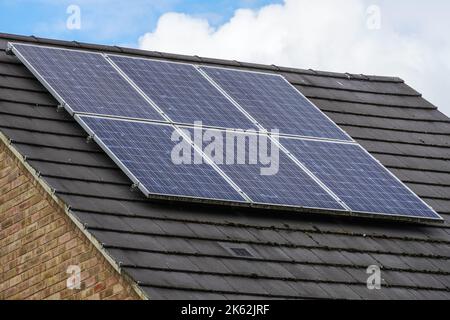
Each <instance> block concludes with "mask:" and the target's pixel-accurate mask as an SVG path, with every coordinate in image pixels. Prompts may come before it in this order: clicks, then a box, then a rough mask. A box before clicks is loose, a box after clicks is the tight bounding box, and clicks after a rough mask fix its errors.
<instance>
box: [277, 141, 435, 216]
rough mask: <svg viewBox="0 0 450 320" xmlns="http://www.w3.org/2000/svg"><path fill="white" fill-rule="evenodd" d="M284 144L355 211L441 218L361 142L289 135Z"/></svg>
mask: <svg viewBox="0 0 450 320" xmlns="http://www.w3.org/2000/svg"><path fill="white" fill-rule="evenodd" d="M281 143H282V144H283V146H285V147H286V148H287V149H288V150H289V151H290V152H291V153H292V154H293V155H294V156H295V157H296V158H297V159H298V160H300V161H301V162H302V163H303V164H304V165H305V166H306V167H308V168H309V169H310V170H311V171H312V172H313V173H314V174H315V175H316V176H317V177H318V178H319V179H321V180H322V181H323V182H324V183H325V184H326V185H327V186H328V187H329V188H330V189H331V190H332V191H333V192H334V193H335V194H336V195H337V196H338V197H339V198H340V199H341V200H343V201H344V202H345V203H346V204H347V205H348V206H349V207H350V208H351V209H352V210H353V211H357V212H364V213H374V214H383V215H386V214H388V215H398V216H410V217H411V216H412V217H417V218H430V219H440V217H439V215H438V214H437V213H436V212H434V210H432V209H431V208H430V207H429V206H428V205H426V204H425V203H424V202H423V201H422V200H421V199H420V198H419V197H417V196H416V195H415V194H414V193H413V192H412V191H410V190H409V189H408V188H407V187H406V186H405V185H404V184H403V183H402V182H400V181H399V180H398V179H397V178H395V177H394V176H393V175H392V174H391V173H390V172H389V171H388V170H387V169H385V168H384V167H383V166H382V165H380V164H379V163H378V162H377V161H376V160H375V159H374V158H372V156H370V155H369V154H368V153H367V152H366V151H365V150H364V149H363V148H362V147H360V146H359V145H355V144H345V143H331V142H323V141H308V140H301V139H287V138H282V139H281Z"/></svg>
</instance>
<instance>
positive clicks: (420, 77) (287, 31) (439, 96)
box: [139, 0, 450, 115]
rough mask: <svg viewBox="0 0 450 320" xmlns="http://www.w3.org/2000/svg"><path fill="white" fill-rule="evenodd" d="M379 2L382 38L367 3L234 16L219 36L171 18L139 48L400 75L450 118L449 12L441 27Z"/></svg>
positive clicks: (411, 10) (309, 4)
mask: <svg viewBox="0 0 450 320" xmlns="http://www.w3.org/2000/svg"><path fill="white" fill-rule="evenodd" d="M380 1H381V2H379V5H380V8H381V17H382V20H381V23H382V24H381V29H379V30H369V29H368V28H367V19H368V18H369V17H368V15H367V12H366V10H367V8H368V7H369V5H370V4H371V3H369V2H368V1H367V0H345V1H335V0H315V1H310V0H285V2H284V3H283V4H280V5H268V6H265V7H263V8H261V9H259V10H250V9H240V10H237V11H236V12H235V14H234V16H233V17H232V18H231V19H230V20H229V21H228V22H227V23H225V24H223V25H221V26H219V27H217V28H213V27H211V25H210V24H209V23H208V21H207V20H205V19H201V18H196V17H192V16H189V15H186V14H181V13H173V12H171V13H166V14H164V15H162V16H161V17H160V18H159V21H158V24H157V27H156V29H155V30H154V31H153V32H150V33H147V34H145V35H143V36H142V37H141V38H140V39H139V46H140V47H141V48H143V49H148V50H159V51H167V52H175V53H181V54H190V55H201V56H209V57H216V58H225V59H236V60H241V61H250V62H259V63H267V64H278V65H285V66H292V67H300V68H307V69H308V68H313V69H319V70H329V71H341V72H353V73H366V74H377V75H395V76H399V77H402V78H404V79H405V80H406V81H407V83H408V84H410V85H411V86H413V87H414V88H416V89H417V90H419V91H421V92H422V93H423V94H424V96H425V98H428V99H430V100H431V101H432V102H433V103H435V104H437V105H438V106H439V108H440V110H442V111H443V112H446V113H447V114H449V115H450V102H449V101H450V99H449V94H448V88H450V76H449V74H450V62H449V57H450V38H449V37H448V36H447V35H446V30H448V29H449V28H448V24H449V23H448V22H446V20H445V21H444V19H445V15H444V16H442V14H439V12H444V10H445V11H446V12H448V10H449V9H450V5H449V4H448V1H445V2H438V4H439V6H440V7H439V6H438V7H437V8H434V9H433V10H434V12H435V13H436V16H439V17H441V18H440V19H437V20H438V21H434V20H433V15H432V14H431V15H428V16H427V15H426V14H425V15H424V17H426V19H425V18H424V19H422V20H420V18H419V16H420V15H419V14H420V12H421V10H425V11H426V10H428V13H430V10H431V9H430V8H429V7H430V6H431V4H430V3H424V2H422V3H424V4H423V5H421V4H418V2H407V1H402V2H403V5H400V4H399V3H396V4H395V5H394V4H392V5H391V4H390V3H392V2H396V1H389V2H388V1H383V0H380ZM410 3H413V4H412V5H410ZM422 12H424V11H422ZM407 14H409V17H410V18H411V19H415V23H411V21H410V20H411V19H409V20H408V19H407V18H408V16H405V15H407ZM433 26H434V27H433ZM445 26H447V28H445ZM436 30H438V31H440V32H436Z"/></svg>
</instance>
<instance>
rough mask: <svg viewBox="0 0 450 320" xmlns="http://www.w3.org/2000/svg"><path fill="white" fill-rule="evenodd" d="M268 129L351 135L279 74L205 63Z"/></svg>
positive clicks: (344, 137) (211, 74) (339, 137)
mask: <svg viewBox="0 0 450 320" xmlns="http://www.w3.org/2000/svg"><path fill="white" fill-rule="evenodd" d="M201 70H203V71H204V72H205V73H206V74H207V75H208V76H209V77H210V78H211V79H213V80H214V81H215V82H216V83H217V84H218V85H219V86H220V87H222V88H223V89H224V90H225V91H226V92H227V93H228V94H229V95H230V96H231V97H232V98H233V99H234V100H235V101H236V102H237V103H238V104H239V105H240V106H241V107H243V109H245V111H247V112H248V113H249V114H250V115H251V116H253V118H254V119H255V120H256V121H258V122H259V123H260V124H261V125H262V126H263V127H264V128H265V129H266V130H272V129H278V130H280V133H282V134H289V135H298V136H310V137H317V138H328V139H337V140H351V138H350V137H349V136H348V135H347V134H346V133H345V132H344V131H342V130H341V129H340V128H339V127H338V126H337V125H336V124H334V123H333V122H332V121H331V120H330V119H329V118H328V117H327V116H326V115H325V114H323V113H322V111H320V110H319V109H318V108H316V107H315V106H314V105H313V104H312V103H311V102H309V101H308V100H307V99H306V98H305V97H304V96H303V95H302V94H301V93H300V92H298V91H297V90H296V89H295V88H294V87H292V85H291V84H289V83H288V82H287V81H286V80H284V79H283V78H282V77H281V76H279V75H271V74H265V73H257V72H247V71H237V70H232V69H223V68H213V67H201Z"/></svg>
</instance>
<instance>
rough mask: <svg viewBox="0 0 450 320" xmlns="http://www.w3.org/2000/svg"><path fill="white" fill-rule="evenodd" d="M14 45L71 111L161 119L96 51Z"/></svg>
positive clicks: (21, 56)
mask: <svg viewBox="0 0 450 320" xmlns="http://www.w3.org/2000/svg"><path fill="white" fill-rule="evenodd" d="M14 48H15V49H16V50H17V51H18V56H19V58H21V59H25V61H24V62H25V63H26V64H27V63H28V64H30V65H31V66H32V69H34V70H35V71H36V72H37V76H38V77H39V78H41V80H43V81H44V82H46V83H47V84H48V86H49V88H48V89H49V90H51V91H53V92H54V93H55V94H56V95H57V96H59V98H60V99H61V100H63V101H60V102H64V103H66V104H67V105H68V107H69V108H70V111H71V112H83V113H94V114H104V115H114V116H123V117H131V118H146V119H151V120H161V121H162V120H164V119H163V118H162V116H161V115H160V114H159V113H158V112H157V111H156V110H155V109H154V108H153V107H152V106H151V105H150V104H149V103H148V102H147V101H146V100H145V99H144V98H143V97H142V96H141V95H140V94H139V93H138V92H137V91H136V90H135V89H134V88H133V87H132V86H131V85H130V84H129V83H128V82H127V81H126V80H125V79H124V78H123V77H122V76H121V75H120V74H119V73H118V72H117V71H116V70H115V69H114V67H113V66H112V65H111V64H110V63H109V62H108V61H107V60H106V59H105V58H104V57H103V56H102V55H101V54H99V53H90V52H83V51H75V50H65V49H56V48H48V47H41V46H32V45H22V44H14ZM17 51H16V52H17ZM32 71H33V70H32ZM66 107H67V106H66Z"/></svg>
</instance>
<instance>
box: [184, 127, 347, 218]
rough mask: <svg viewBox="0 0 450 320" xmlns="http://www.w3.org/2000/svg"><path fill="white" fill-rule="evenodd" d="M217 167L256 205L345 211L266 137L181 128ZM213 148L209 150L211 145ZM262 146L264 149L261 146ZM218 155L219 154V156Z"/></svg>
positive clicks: (246, 133) (254, 134) (253, 134)
mask: <svg viewBox="0 0 450 320" xmlns="http://www.w3.org/2000/svg"><path fill="white" fill-rule="evenodd" d="M184 130H186V131H187V132H188V134H189V135H190V136H191V137H192V140H194V141H195V143H196V144H197V145H199V146H200V145H202V148H203V150H208V152H206V154H207V155H209V156H210V157H211V158H212V159H214V160H215V163H216V164H217V165H218V167H219V168H220V169H221V170H222V171H223V172H225V174H226V175H227V176H229V177H230V178H231V179H232V180H233V181H234V182H235V183H236V184H237V185H238V186H239V188H240V189H241V190H242V191H243V192H245V194H246V195H247V196H249V197H250V198H251V200H252V201H253V202H255V203H259V204H269V205H280V206H293V207H303V208H323V209H333V210H344V208H343V207H342V206H341V205H340V204H339V203H338V202H337V201H336V200H335V199H334V198H333V197H332V196H330V195H329V194H328V193H327V192H326V191H325V190H324V189H323V188H322V187H321V186H320V185H319V184H318V183H317V182H315V181H314V180H313V179H312V178H311V177H310V176H309V175H307V174H306V173H305V172H304V171H303V170H302V169H301V168H300V167H299V166H298V165H297V164H295V163H294V162H293V161H292V160H290V159H289V158H288V156H287V155H285V154H284V153H283V152H281V150H278V149H277V147H276V145H273V144H271V143H270V140H269V139H267V136H266V135H258V134H256V133H248V132H232V131H225V130H208V131H205V130H203V134H202V139H198V138H196V137H195V136H196V135H197V136H198V131H197V132H196V133H195V132H194V130H193V129H186V128H185V129H184ZM213 145H214V146H215V147H213V148H210V147H211V146H213ZM264 145H265V146H264ZM220 154H221V155H220Z"/></svg>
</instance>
